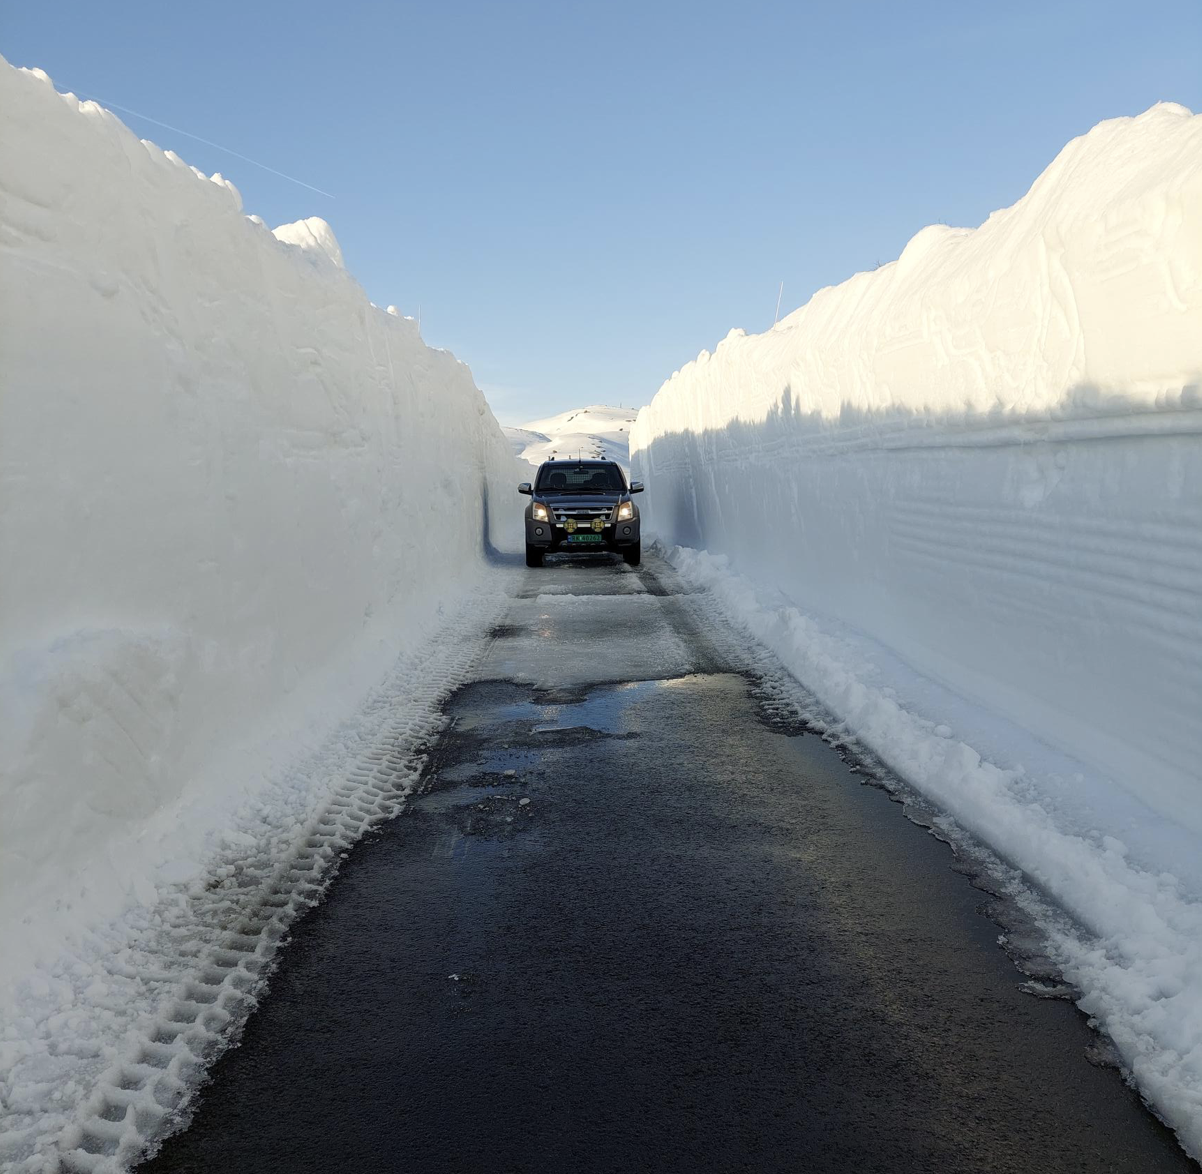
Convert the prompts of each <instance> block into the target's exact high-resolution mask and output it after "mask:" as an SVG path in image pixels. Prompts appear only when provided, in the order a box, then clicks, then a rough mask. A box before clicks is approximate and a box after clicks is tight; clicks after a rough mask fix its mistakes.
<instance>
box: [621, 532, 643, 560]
mask: <svg viewBox="0 0 1202 1174" xmlns="http://www.w3.org/2000/svg"><path fill="white" fill-rule="evenodd" d="M622 557H623V558H624V559H625V560H626V562H627V565H628V566H632V567H637V566H638V565H639V563H641V562H642V561H643V543H642V540H641V539H640V540H639V541H638V542H636V543H635V544H634V545H633V546H628V547H627V548H626V549H625V550H624V551H622Z"/></svg>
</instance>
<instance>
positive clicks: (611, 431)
mask: <svg viewBox="0 0 1202 1174" xmlns="http://www.w3.org/2000/svg"><path fill="white" fill-rule="evenodd" d="M637 416H638V411H637V409H635V408H608V407H604V406H603V405H600V404H594V405H592V406H591V407H587V408H573V409H572V410H571V411H569V412H562V413H560V414H559V415H558V416H549V417H548V418H547V419H545V420H532V421H531V422H530V423H528V424H523V425H522V426H521V427H520V428H506V429H505V435H506V436H508V437H509V441H510V443H511V444H512V445H513V451H514V454H515V455H516V456H517V457H519V458H520V459H521V460H524V461H527V462H529V463H530V464H531V465H534V466H535V467H537V466H539V465H541V464H542V463H543V461H550V460H555V459H556V458H562V457H574V456H584V457H600V458H603V459H605V460H610V461H617V462H618V464H620V465H621V466H622V467H623V468H628V467H629V465H630V429H631V427H632V426H633V424H634V422H635V419H636V418H637Z"/></svg>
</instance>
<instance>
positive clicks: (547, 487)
mask: <svg viewBox="0 0 1202 1174" xmlns="http://www.w3.org/2000/svg"><path fill="white" fill-rule="evenodd" d="M535 488H536V489H537V491H538V492H539V493H622V492H624V491H625V489H626V485H625V483H624V481H623V480H622V473H621V471H620V470H619V469H618V466H617V465H609V464H604V465H603V464H600V463H595V464H590V463H589V462H588V461H583V462H581V463H580V464H579V465H556V466H554V467H552V468H546V467H544V468H543V469H542V471H541V472H540V473H539V475H538V485H537V486H536V487H535Z"/></svg>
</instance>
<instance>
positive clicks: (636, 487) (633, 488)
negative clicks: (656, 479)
mask: <svg viewBox="0 0 1202 1174" xmlns="http://www.w3.org/2000/svg"><path fill="white" fill-rule="evenodd" d="M630 492H631V493H642V492H643V483H642V482H641V481H631V483H630Z"/></svg>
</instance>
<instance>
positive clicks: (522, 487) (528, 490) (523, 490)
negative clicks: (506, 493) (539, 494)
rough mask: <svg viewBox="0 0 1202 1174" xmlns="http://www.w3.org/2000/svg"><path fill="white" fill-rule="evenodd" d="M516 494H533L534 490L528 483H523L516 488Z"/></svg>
mask: <svg viewBox="0 0 1202 1174" xmlns="http://www.w3.org/2000/svg"><path fill="white" fill-rule="evenodd" d="M518 493H525V494H527V495H529V494H533V493H534V490H533V489H531V488H530V482H529V481H523V482H522V483H521V485H519V486H518Z"/></svg>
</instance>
